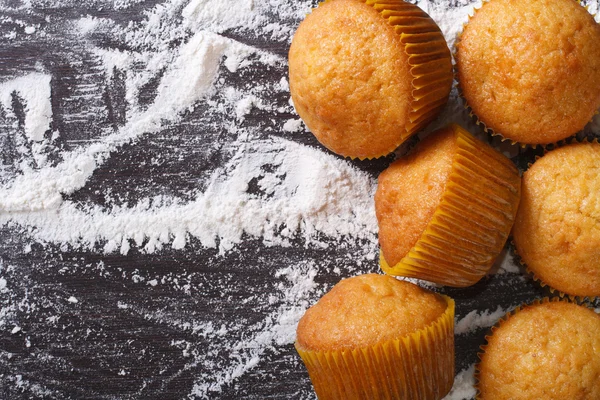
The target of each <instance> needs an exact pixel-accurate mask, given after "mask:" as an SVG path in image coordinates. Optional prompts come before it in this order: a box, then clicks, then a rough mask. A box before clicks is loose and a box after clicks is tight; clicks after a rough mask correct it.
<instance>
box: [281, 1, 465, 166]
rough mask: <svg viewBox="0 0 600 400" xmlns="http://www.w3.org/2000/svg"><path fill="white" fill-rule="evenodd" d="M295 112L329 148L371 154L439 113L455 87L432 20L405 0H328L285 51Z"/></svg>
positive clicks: (381, 151)
mask: <svg viewBox="0 0 600 400" xmlns="http://www.w3.org/2000/svg"><path fill="white" fill-rule="evenodd" d="M289 75H290V92H291V95H292V100H293V102H294V106H295V108H296V111H297V112H298V114H299V115H300V117H301V118H302V119H303V120H304V122H305V123H306V125H307V126H308V128H309V129H310V130H311V131H312V133H313V134H314V135H315V136H316V137H317V139H318V140H319V141H320V142H321V143H322V144H323V145H324V146H325V147H327V148H328V149H330V150H331V151H333V152H335V153H337V154H340V155H343V156H348V157H352V158H360V159H364V158H374V157H379V156H383V155H386V154H389V153H391V152H392V151H394V150H395V149H396V148H397V147H398V145H400V144H401V143H402V142H403V141H405V140H406V139H407V138H408V137H410V136H411V135H412V134H413V133H415V132H416V131H418V130H419V129H420V128H421V127H423V126H424V125H425V124H426V123H427V122H429V121H430V120H431V119H433V118H434V117H435V115H437V113H438V111H439V110H440V109H441V108H442V107H443V106H444V104H445V103H446V101H447V99H448V94H449V92H450V89H451V86H452V78H453V74H452V64H451V55H450V50H449V49H448V46H447V44H446V41H445V40H444V37H443V35H442V33H441V31H440V29H439V28H438V26H437V25H436V24H435V22H434V21H433V20H432V19H431V18H430V17H429V16H428V15H427V14H426V13H425V12H424V11H422V10H421V9H420V8H418V7H417V6H415V5H413V4H410V3H406V2H404V1H402V0H389V1H385V2H380V1H374V0H330V1H326V2H324V3H321V4H320V5H319V6H318V7H317V8H316V9H314V10H313V12H312V13H311V14H309V15H308V16H307V17H306V19H305V20H304V21H303V22H302V23H301V24H300V26H299V27H298V30H297V31H296V33H295V34H294V38H293V40H292V44H291V47H290V52H289Z"/></svg>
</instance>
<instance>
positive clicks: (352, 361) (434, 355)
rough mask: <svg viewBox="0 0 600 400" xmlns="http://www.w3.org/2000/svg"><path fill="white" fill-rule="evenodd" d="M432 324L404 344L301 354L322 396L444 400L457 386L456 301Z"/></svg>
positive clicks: (395, 342) (402, 341) (401, 340)
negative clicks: (455, 380)
mask: <svg viewBox="0 0 600 400" xmlns="http://www.w3.org/2000/svg"><path fill="white" fill-rule="evenodd" d="M443 297H444V299H445V300H446V303H447V304H448V307H447V308H446V311H445V312H444V313H443V314H442V315H441V316H440V317H439V318H438V319H437V320H436V321H435V322H433V323H431V324H430V325H428V326H426V327H425V328H422V329H420V330H418V331H416V332H414V333H411V334H410V335H407V336H405V337H402V338H398V339H393V340H389V341H386V342H382V343H378V344H376V345H373V346H367V347H362V348H357V349H345V350H332V351H312V350H304V349H302V348H300V346H299V345H298V343H296V345H295V346H296V350H297V351H298V354H299V355H300V357H301V358H302V360H303V361H304V364H305V365H306V369H307V370H308V374H309V375H310V379H311V381H312V383H313V386H314V388H315V392H316V393H317V396H318V398H319V399H321V400H324V399H325V400H327V399H405V400H410V399H414V400H417V399H418V400H439V399H441V398H442V397H444V395H446V393H448V392H449V391H450V389H451V388H452V384H453V382H454V300H452V299H451V298H450V297H447V296H443Z"/></svg>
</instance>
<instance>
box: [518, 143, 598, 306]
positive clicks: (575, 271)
mask: <svg viewBox="0 0 600 400" xmlns="http://www.w3.org/2000/svg"><path fill="white" fill-rule="evenodd" d="M599 193H600V144H598V143H577V144H571V145H567V146H565V147H561V148H558V149H556V150H553V151H550V152H549V153H547V154H546V155H544V156H543V157H542V158H540V159H538V160H537V161H536V162H535V163H534V164H533V165H532V166H531V167H530V168H529V169H528V170H527V171H526V172H525V174H524V175H523V182H522V195H521V204H520V206H519V210H518V211H517V217H516V220H515V225H514V228H513V236H514V241H515V245H516V247H517V251H518V253H519V255H520V256H521V257H522V259H523V261H524V262H525V264H526V265H527V266H528V267H529V268H530V269H531V270H532V271H533V273H534V274H535V275H536V276H537V277H538V278H539V279H541V280H542V281H543V282H545V283H546V284H548V285H550V286H551V287H553V288H555V289H558V290H560V291H562V292H564V293H567V294H570V295H577V296H600V223H599V221H600V197H599V196H598V194H599Z"/></svg>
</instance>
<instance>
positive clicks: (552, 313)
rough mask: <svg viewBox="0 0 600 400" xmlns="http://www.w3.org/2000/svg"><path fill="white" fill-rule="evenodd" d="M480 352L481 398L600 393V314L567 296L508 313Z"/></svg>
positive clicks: (588, 399) (584, 399)
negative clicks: (571, 301) (567, 298)
mask: <svg viewBox="0 0 600 400" xmlns="http://www.w3.org/2000/svg"><path fill="white" fill-rule="evenodd" d="M482 349H483V353H482V354H480V358H481V362H480V363H479V365H478V366H477V370H478V372H477V374H476V378H477V381H478V382H477V385H476V386H477V389H478V392H479V393H478V396H477V398H478V399H480V400H488V399H493V400H509V399H510V400H540V399H544V400H566V399H569V400H597V399H600V315H598V314H596V313H595V312H594V311H592V310H590V309H588V308H586V307H583V306H580V305H576V304H573V303H569V302H566V301H548V300H547V299H546V300H544V301H543V302H537V303H535V304H533V305H529V306H525V307H523V308H522V309H520V310H517V311H516V312H515V313H514V314H513V315H509V316H507V317H505V320H503V321H500V323H499V324H498V325H497V327H495V328H493V330H492V335H491V336H488V337H487V345H486V346H484V347H483V348H482Z"/></svg>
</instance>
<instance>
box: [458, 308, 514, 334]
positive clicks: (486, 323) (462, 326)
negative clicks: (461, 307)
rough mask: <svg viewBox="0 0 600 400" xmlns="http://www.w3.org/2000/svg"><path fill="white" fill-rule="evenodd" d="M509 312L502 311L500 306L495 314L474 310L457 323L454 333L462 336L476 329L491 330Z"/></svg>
mask: <svg viewBox="0 0 600 400" xmlns="http://www.w3.org/2000/svg"><path fill="white" fill-rule="evenodd" d="M507 312H508V311H507V310H504V309H502V307H500V306H498V308H497V309H496V311H493V312H490V311H489V310H485V311H478V310H473V311H471V312H469V313H468V314H467V315H465V316H464V317H463V318H461V319H459V320H458V321H457V322H456V323H455V325H454V333H455V334H457V335H462V334H465V333H468V332H471V331H473V330H475V329H479V328H490V327H491V326H492V325H494V324H495V323H496V322H497V321H498V320H499V319H500V318H502V317H503V316H504V315H505V314H506V313H507Z"/></svg>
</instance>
